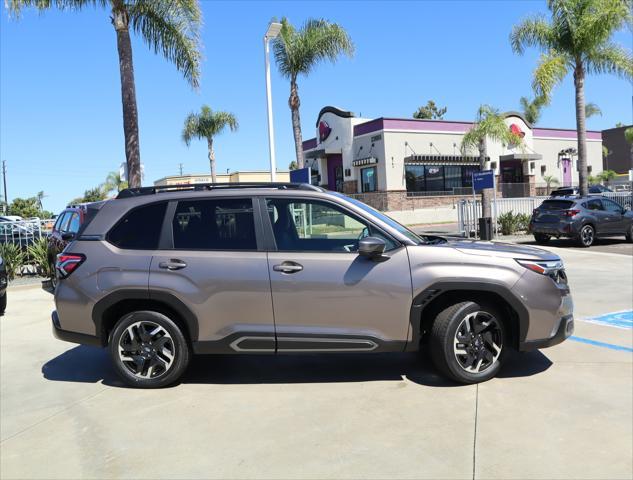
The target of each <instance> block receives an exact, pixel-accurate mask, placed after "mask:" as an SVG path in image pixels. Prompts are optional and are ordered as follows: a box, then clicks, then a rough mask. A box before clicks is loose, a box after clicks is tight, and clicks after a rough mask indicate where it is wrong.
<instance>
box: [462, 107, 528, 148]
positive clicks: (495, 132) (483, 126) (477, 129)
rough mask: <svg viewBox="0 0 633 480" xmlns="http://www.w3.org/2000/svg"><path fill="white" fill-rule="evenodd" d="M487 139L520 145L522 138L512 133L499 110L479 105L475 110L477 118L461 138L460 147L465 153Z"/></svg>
mask: <svg viewBox="0 0 633 480" xmlns="http://www.w3.org/2000/svg"><path fill="white" fill-rule="evenodd" d="M487 139H489V140H492V141H494V142H499V143H502V144H505V145H509V144H512V145H522V144H523V139H522V138H521V137H520V136H518V135H516V134H514V133H512V131H511V130H510V129H509V128H508V126H507V125H506V123H505V121H504V117H503V115H502V114H501V113H499V110H497V109H496V108H493V107H491V106H490V105H481V106H480V107H479V110H478V111H477V120H476V121H475V124H474V125H473V127H472V128H471V129H470V130H469V131H468V132H466V134H465V135H464V137H463V138H462V143H461V146H460V149H461V151H462V154H465V153H466V152H468V151H469V150H471V149H474V148H478V147H479V146H480V145H481V144H482V143H483V142H485V141H486V140H487Z"/></svg>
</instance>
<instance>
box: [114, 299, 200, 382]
mask: <svg viewBox="0 0 633 480" xmlns="http://www.w3.org/2000/svg"><path fill="white" fill-rule="evenodd" d="M110 355H111V356H112V360H113V362H114V366H115V368H116V370H117V373H118V374H119V375H120V377H121V378H122V379H123V381H125V383H127V384H128V385H130V386H133V387H138V388H159V387H165V386H168V385H171V384H173V383H174V382H176V381H177V380H178V379H179V378H180V377H181V376H182V374H183V373H184V371H185V370H186V368H187V365H188V364H189V359H190V357H191V351H190V349H189V345H188V343H187V340H186V338H185V336H184V335H183V332H182V331H181V330H180V328H179V327H178V325H176V324H175V323H174V322H173V321H172V320H171V319H170V318H168V317H167V316H165V315H163V314H161V313H158V312H152V311H139V312H132V313H128V314H127V315H125V316H124V317H123V318H121V320H119V322H118V323H117V324H116V326H115V328H114V330H113V332H112V335H111V337H110Z"/></svg>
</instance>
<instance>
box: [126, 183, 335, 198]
mask: <svg viewBox="0 0 633 480" xmlns="http://www.w3.org/2000/svg"><path fill="white" fill-rule="evenodd" d="M238 188H276V189H278V190H312V191H315V192H325V189H324V188H321V187H317V186H316V185H310V184H308V183H284V182H250V183H238V182H235V183H195V184H188V183H182V184H177V185H155V186H153V187H137V188H126V189H123V190H121V191H120V192H119V194H118V195H117V197H116V198H130V197H138V196H141V195H153V194H156V193H161V192H179V191H187V190H191V191H194V192H195V191H202V190H231V189H238Z"/></svg>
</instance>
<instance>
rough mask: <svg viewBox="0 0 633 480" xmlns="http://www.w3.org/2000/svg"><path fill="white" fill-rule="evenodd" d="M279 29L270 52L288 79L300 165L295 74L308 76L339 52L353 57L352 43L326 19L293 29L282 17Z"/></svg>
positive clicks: (309, 22)
mask: <svg viewBox="0 0 633 480" xmlns="http://www.w3.org/2000/svg"><path fill="white" fill-rule="evenodd" d="M281 25H282V27H281V31H280V33H279V36H278V37H277V38H276V39H275V40H274V42H273V51H274V54H275V60H276V62H277V66H278V68H279V72H280V73H281V74H282V75H283V76H284V77H286V78H288V79H289V80H290V98H289V99H288V105H289V107H290V112H291V116H292V130H293V134H294V139H295V151H296V155H297V166H298V168H303V167H304V163H303V148H302V141H303V140H302V137H301V118H300V115H299V106H300V104H301V102H300V100H299V91H298V86H297V77H298V76H299V75H308V74H309V73H310V72H311V71H312V69H313V68H314V67H315V66H316V64H317V63H319V62H321V61H323V60H330V61H332V62H334V61H336V59H337V58H338V57H339V56H340V55H341V54H346V55H348V56H350V57H351V56H352V55H353V53H354V45H353V44H352V40H351V39H350V37H349V35H348V34H347V32H346V31H345V30H344V29H343V28H342V27H341V26H339V25H337V24H335V23H330V22H328V21H327V20H314V19H311V20H308V21H306V23H305V24H304V25H303V26H302V27H301V29H300V30H296V29H295V27H293V26H292V25H291V24H290V22H288V20H287V19H286V18H283V19H282V20H281Z"/></svg>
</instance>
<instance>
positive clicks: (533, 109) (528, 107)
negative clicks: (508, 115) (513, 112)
mask: <svg viewBox="0 0 633 480" xmlns="http://www.w3.org/2000/svg"><path fill="white" fill-rule="evenodd" d="M519 101H520V102H521V109H522V110H523V116H524V117H525V119H526V120H527V121H528V122H530V123H531V124H532V125H534V124H535V123H536V122H538V119H539V118H540V117H541V108H543V107H544V106H545V105H547V103H548V102H547V99H546V98H545V97H543V96H538V97H535V98H534V100H530V99H529V98H527V97H521V99H520V100H519Z"/></svg>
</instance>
